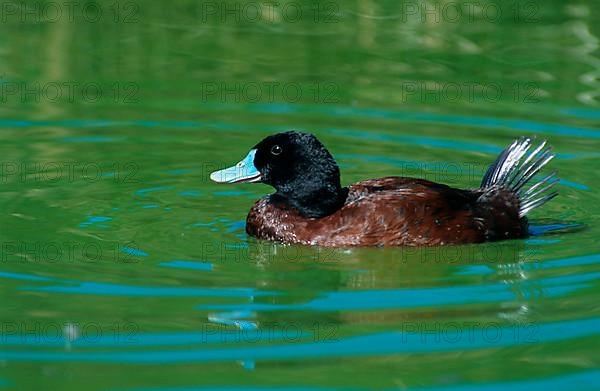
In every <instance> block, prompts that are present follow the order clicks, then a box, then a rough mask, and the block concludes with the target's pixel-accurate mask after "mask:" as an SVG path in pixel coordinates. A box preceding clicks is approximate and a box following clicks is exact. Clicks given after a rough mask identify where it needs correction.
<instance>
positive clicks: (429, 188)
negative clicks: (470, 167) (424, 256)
mask: <svg viewBox="0 0 600 391" xmlns="http://www.w3.org/2000/svg"><path fill="white" fill-rule="evenodd" d="M518 202H519V201H518V199H517V198H516V197H514V196H513V195H512V194H511V193H510V192H508V191H499V192H495V193H494V195H493V200H490V199H487V198H486V197H485V196H483V191H480V190H475V191H470V190H460V189H453V188H450V187H448V186H446V185H441V184H437V183H434V182H429V181H426V180H422V179H414V178H401V177H387V178H380V179H369V180H366V181H362V182H358V183H355V184H353V185H351V186H349V188H348V198H347V199H346V202H345V204H344V206H343V207H341V208H340V209H338V210H337V211H336V212H334V213H332V214H330V215H328V216H325V217H322V218H307V217H303V216H302V215H301V214H300V213H299V212H298V211H297V210H296V209H294V208H293V207H290V206H289V204H287V202H285V200H283V199H281V200H279V201H277V197H272V196H270V195H269V196H266V197H264V198H261V199H260V200H258V201H257V202H256V203H255V204H254V206H253V207H252V209H250V213H249V214H248V217H247V219H246V231H247V232H248V234H250V235H252V236H255V237H257V238H259V239H265V240H273V241H277V242H282V243H299V244H307V245H319V246H326V247H348V246H433V245H444V244H461V243H480V242H484V241H488V240H498V239H508V238H522V237H524V236H526V234H527V224H526V220H524V219H520V218H519V213H518V211H519V203H518Z"/></svg>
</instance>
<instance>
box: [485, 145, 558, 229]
mask: <svg viewBox="0 0 600 391" xmlns="http://www.w3.org/2000/svg"><path fill="white" fill-rule="evenodd" d="M532 145H533V144H532V140H531V139H530V138H528V137H521V138H519V139H517V140H515V141H514V142H513V143H512V144H511V145H509V146H508V147H507V148H506V149H505V150H504V151H502V153H501V154H500V156H498V158H497V159H496V161H495V162H494V163H493V164H492V165H491V166H490V168H488V170H487V172H486V173H485V175H484V176H483V180H482V181H481V189H484V190H487V189H490V188H495V187H501V188H505V189H508V190H510V191H512V192H513V193H514V194H515V195H516V196H517V197H518V198H519V217H524V216H525V215H526V214H527V213H529V212H531V211H532V210H533V209H535V208H538V207H540V206H542V205H544V204H545V203H546V202H548V201H550V200H551V199H553V198H554V197H556V196H557V195H558V192H557V191H552V190H553V189H552V187H553V186H554V185H555V184H556V183H557V182H558V181H559V179H558V178H557V177H556V171H553V172H552V173H551V174H550V175H548V176H546V177H545V178H543V179H541V180H539V181H532V179H533V177H534V176H535V175H536V174H537V173H539V172H540V170H541V169H542V168H544V166H545V165H546V164H548V162H550V160H552V159H553V158H554V153H553V152H552V147H550V146H546V141H542V142H541V143H540V144H539V145H538V146H537V147H535V148H533V150H531V149H532Z"/></svg>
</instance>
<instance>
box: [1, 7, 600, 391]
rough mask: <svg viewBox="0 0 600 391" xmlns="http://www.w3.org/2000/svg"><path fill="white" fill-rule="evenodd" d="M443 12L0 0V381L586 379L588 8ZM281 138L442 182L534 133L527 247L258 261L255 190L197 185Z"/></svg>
mask: <svg viewBox="0 0 600 391" xmlns="http://www.w3.org/2000/svg"><path fill="white" fill-rule="evenodd" d="M467 3H468V2H466V3H452V2H441V3H435V2H428V3H427V4H425V5H423V4H424V3H420V2H396V1H379V2H374V1H360V2H358V1H357V2H344V3H342V2H320V3H315V2H286V1H284V2H280V4H279V5H271V6H268V5H265V4H263V5H262V6H261V7H262V8H261V9H260V15H259V14H257V13H256V12H257V8H256V4H257V3H236V2H229V3H221V2H193V1H178V2H176V4H174V5H173V4H168V3H167V2H158V1H141V2H116V3H115V2H112V3H111V2H101V3H91V4H92V5H89V4H88V3H85V4H88V5H87V6H86V5H85V4H84V3H81V4H79V3H77V4H79V5H77V4H76V5H75V6H74V7H75V8H74V9H73V10H72V13H69V10H68V9H67V6H65V5H61V4H60V3H43V2H41V3H40V2H28V3H27V4H24V3H10V4H8V3H7V4H3V8H2V14H1V15H0V19H1V23H0V32H1V36H2V39H1V40H0V53H1V58H2V67H0V73H1V74H0V76H2V78H1V79H0V101H1V104H0V112H1V117H0V118H1V119H0V128H1V130H0V132H1V133H0V134H1V143H0V162H2V171H1V172H0V174H1V179H0V182H1V183H0V211H1V212H0V215H1V217H0V242H1V243H2V248H1V255H2V257H1V262H0V282H1V285H0V297H1V298H2V305H1V306H0V319H1V321H0V322H1V323H0V389H5V388H6V389H20V390H21V389H31V390H34V389H35V390H37V389H73V390H75V389H83V388H85V389H103V390H106V389H109V390H138V389H157V390H163V389H194V388H203V387H209V388H210V387H216V388H228V389H237V388H240V389H241V388H244V387H245V386H253V387H255V388H267V387H269V388H272V389H329V388H358V389H366V388H386V389H393V388H400V389H405V388H411V389H412V388H417V389H418V388H425V389H443V390H446V389H452V390H456V389H459V390H464V389H468V390H470V389H472V388H470V387H476V388H481V389H494V390H496V389H504V388H508V387H510V388H513V389H530V388H532V387H544V388H546V389H594V388H600V372H599V371H598V365H599V364H600V363H599V359H598V348H599V347H600V346H599V345H600V343H599V339H598V334H599V333H600V316H599V315H600V314H599V312H600V309H599V307H598V301H597V297H598V296H597V295H598V294H599V293H600V284H599V283H598V281H599V280H598V277H599V276H600V244H599V243H598V239H597V238H598V236H599V235H600V228H598V226H597V220H598V216H600V197H599V196H598V195H597V194H596V190H597V183H598V180H597V168H598V164H599V163H600V153H599V152H598V151H599V147H600V130H598V127H599V126H598V125H599V124H600V108H599V106H600V53H599V50H598V45H599V37H600V28H599V26H600V24H599V23H598V21H599V20H600V14H599V11H598V7H597V6H596V3H595V2H594V1H591V0H580V1H577V2H570V1H569V2H565V1H534V2H518V3H510V2H499V3H491V2H487V1H483V2H481V3H478V4H480V5H479V6H473V5H471V6H469V5H467ZM460 4H462V6H461V9H458V8H457V5H460ZM36 7H37V8H36ZM57 7H58V8H57ZM423 7H426V8H423ZM57 10H58V11H60V12H61V16H60V17H58V16H57V15H58V14H57V12H58V11H57ZM99 10H100V12H102V15H101V16H99V14H98V12H99ZM299 12H302V14H301V15H300V14H299ZM499 12H500V13H499ZM96 19H98V20H96ZM290 128H295V129H303V130H307V131H312V132H314V133H315V134H317V135H318V137H319V138H320V139H322V141H323V142H324V143H325V144H326V145H327V146H328V147H329V149H330V150H331V152H332V153H333V154H334V156H335V157H336V159H337V160H338V162H339V164H340V167H341V169H342V176H343V178H342V180H343V182H344V183H351V182H354V181H358V180H361V179H366V178H374V177H379V176H386V175H407V176H419V177H424V178H427V179H430V180H434V181H439V182H444V183H447V184H450V185H454V186H462V187H473V186H476V185H477V184H478V183H479V181H480V178H481V176H482V174H483V172H484V170H485V168H486V166H487V165H488V164H489V163H491V162H492V161H493V159H494V157H495V156H496V155H497V154H498V152H499V151H500V150H501V149H502V148H503V147H504V146H505V145H507V144H508V143H509V142H510V141H511V140H512V139H513V138H515V137H517V136H520V135H537V136H538V137H540V138H546V139H548V141H549V143H550V144H552V145H553V146H554V147H555V150H556V152H557V158H556V159H555V160H554V161H553V162H552V164H551V165H552V167H553V168H556V169H558V170H559V171H560V177H561V178H562V179H563V181H562V182H561V184H560V186H559V191H560V197H558V198H557V199H555V200H554V201H552V202H551V203H550V204H548V205H546V206H544V208H542V209H540V210H538V211H536V212H535V213H534V214H533V215H532V226H533V230H534V232H535V233H536V236H533V237H531V238H529V239H527V240H519V241H508V242H502V243H494V244H486V245H472V246H460V247H445V248H437V249H436V248H434V249H409V250H406V249H405V250H403V249H351V250H344V249H340V250H330V249H319V248H308V247H294V246H290V247H286V246H281V245H276V244H272V243H266V242H259V241H256V240H254V239H252V238H249V237H247V235H246V234H245V231H244V220H245V217H246V213H247V212H248V210H249V208H250V206H251V205H252V203H253V202H254V200H255V199H257V198H259V197H261V196H262V195H264V194H266V193H267V192H270V191H271V189H270V188H268V187H267V186H264V185H256V184H254V185H232V186H219V185H216V184H213V183H211V182H210V181H209V179H208V175H209V173H210V172H211V171H213V170H215V169H217V168H222V167H224V166H227V165H231V164H232V163H235V162H237V161H238V160H239V159H240V158H242V157H243V156H245V155H246V153H247V151H248V149H249V148H250V147H252V146H253V145H254V144H256V143H257V142H258V141H259V140H260V139H261V138H262V137H265V136H266V135H268V134H271V133H273V132H277V131H282V130H287V129H290Z"/></svg>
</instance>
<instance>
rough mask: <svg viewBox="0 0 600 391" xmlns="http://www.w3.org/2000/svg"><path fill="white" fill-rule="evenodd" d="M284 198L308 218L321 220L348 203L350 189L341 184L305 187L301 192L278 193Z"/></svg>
mask: <svg viewBox="0 0 600 391" xmlns="http://www.w3.org/2000/svg"><path fill="white" fill-rule="evenodd" d="M276 194H277V195H278V196H281V197H284V198H285V199H286V201H287V203H288V204H289V205H290V206H292V207H294V208H295V209H296V210H298V212H299V213H300V214H301V215H302V216H304V217H308V218H321V217H325V216H329V215H330V214H333V213H335V212H336V211H338V210H339V209H340V208H341V207H342V206H344V203H345V202H346V197H347V196H348V189H347V188H343V187H341V185H339V184H331V185H327V186H319V187H315V188H310V187H306V185H305V186H303V187H302V188H301V190H297V189H296V191H290V192H282V191H278V192H277V193H276Z"/></svg>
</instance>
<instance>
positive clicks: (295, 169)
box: [211, 131, 347, 217]
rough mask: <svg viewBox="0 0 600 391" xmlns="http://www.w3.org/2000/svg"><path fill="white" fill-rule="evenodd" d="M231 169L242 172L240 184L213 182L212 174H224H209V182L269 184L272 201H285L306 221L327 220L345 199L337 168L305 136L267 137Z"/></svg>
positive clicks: (324, 151)
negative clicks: (273, 197)
mask: <svg viewBox="0 0 600 391" xmlns="http://www.w3.org/2000/svg"><path fill="white" fill-rule="evenodd" d="M250 165H253V166H254V167H249V166H250ZM235 167H238V170H240V169H243V170H244V171H245V176H243V177H242V180H240V179H239V177H238V178H237V179H236V178H233V177H232V178H233V179H230V180H220V181H219V180H217V179H215V178H216V176H217V175H215V174H218V173H221V172H225V171H226V170H222V171H220V172H217V173H213V175H215V177H213V176H211V178H213V180H216V181H217V182H228V183H233V182H240V181H246V182H248V181H253V182H255V181H260V182H263V183H266V184H269V185H271V186H273V187H274V188H275V189H276V190H277V192H276V195H275V196H276V197H283V198H285V200H287V202H288V203H289V204H290V205H291V206H293V207H294V208H296V209H297V210H298V211H299V212H300V213H301V214H302V215H303V216H306V217H323V216H327V215H329V214H331V213H333V212H335V211H336V210H338V209H339V208H340V207H341V206H342V205H343V204H344V201H345V199H346V195H347V189H343V188H342V186H341V184H340V170H339V168H338V165H337V164H336V162H335V160H334V159H333V157H332V156H331V154H330V153H329V151H328V150H327V149H326V148H325V146H324V145H323V144H322V143H321V142H320V141H319V140H317V138H316V137H315V136H314V135H312V134H309V133H303V132H297V131H289V132H284V133H278V134H274V135H272V136H269V137H267V138H265V139H264V140H262V141H261V142H260V143H258V144H256V145H255V146H254V148H253V149H252V150H251V151H250V153H249V154H248V156H247V157H246V159H245V160H243V161H242V162H240V163H238V166H235ZM232 169H233V167H232V168H230V169H227V170H232ZM254 170H255V171H254ZM253 173H254V174H253ZM243 178H250V180H244V179H243Z"/></svg>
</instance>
